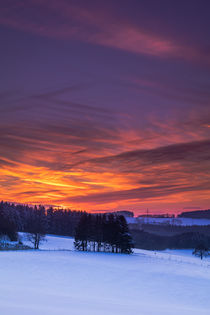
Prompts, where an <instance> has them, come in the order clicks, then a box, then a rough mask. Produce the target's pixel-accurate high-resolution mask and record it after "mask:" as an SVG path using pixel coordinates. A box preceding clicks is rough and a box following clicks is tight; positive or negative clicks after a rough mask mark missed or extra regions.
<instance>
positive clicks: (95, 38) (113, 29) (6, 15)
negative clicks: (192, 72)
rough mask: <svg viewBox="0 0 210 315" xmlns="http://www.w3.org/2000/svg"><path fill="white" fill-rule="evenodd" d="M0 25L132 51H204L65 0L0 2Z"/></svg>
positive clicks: (189, 55) (190, 55) (193, 54)
mask: <svg viewBox="0 0 210 315" xmlns="http://www.w3.org/2000/svg"><path fill="white" fill-rule="evenodd" d="M0 24H2V25H5V26H8V27H12V28H15V29H20V30H23V31H27V32H31V33H35V34H39V35H41V36H49V37H54V38H57V39H72V38H73V39H78V40H80V41H85V42H90V43H94V44H98V45H103V46H107V47H112V48H115V49H120V50H123V51H128V52H131V53H136V54H144V55H151V56H158V57H178V58H184V59H189V60H198V59H199V58H200V57H201V55H202V57H203V60H204V61H208V63H209V60H208V59H206V56H204V53H202V52H201V51H198V50H197V49H196V48H193V47H188V46H184V45H181V44H180V43H177V42H176V41H175V40H174V39H173V38H165V37H164V36H162V35H160V34H156V33H151V32H148V31H147V30H146V29H143V28H142V27H139V26H136V25H134V24H133V23H132V21H125V20H122V19H120V18H118V17H116V16H114V12H110V11H106V10H102V9H101V10H96V9H95V8H91V9H90V8H89V7H87V5H86V6H85V5H84V6H83V7H80V6H78V5H75V3H74V4H73V3H72V2H67V1H65V0H59V1H56V0H51V1H49V0H42V1H40V0H36V1H35V0H29V1H21V2H20V1H17V0H16V1H13V2H12V4H11V3H10V2H9V3H8V1H5V0H3V1H1V4H0Z"/></svg>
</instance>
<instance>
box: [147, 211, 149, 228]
mask: <svg viewBox="0 0 210 315" xmlns="http://www.w3.org/2000/svg"><path fill="white" fill-rule="evenodd" d="M148 223H149V209H148V208H147V224H148Z"/></svg>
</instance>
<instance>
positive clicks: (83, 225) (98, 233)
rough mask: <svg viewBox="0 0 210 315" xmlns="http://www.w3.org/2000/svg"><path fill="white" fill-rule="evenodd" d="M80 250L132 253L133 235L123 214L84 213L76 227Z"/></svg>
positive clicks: (76, 241)
mask: <svg viewBox="0 0 210 315" xmlns="http://www.w3.org/2000/svg"><path fill="white" fill-rule="evenodd" d="M74 245H75V248H76V249H77V250H80V251H94V252H95V251H98V252H100V251H103V252H112V253H125V254H130V253H132V247H133V243H132V237H131V235H130V232H129V229H128V224H127V222H126V220H125V218H124V216H123V215H114V214H90V213H83V214H82V215H81V218H80V221H79V223H78V226H77V228H76V233H75V243H74Z"/></svg>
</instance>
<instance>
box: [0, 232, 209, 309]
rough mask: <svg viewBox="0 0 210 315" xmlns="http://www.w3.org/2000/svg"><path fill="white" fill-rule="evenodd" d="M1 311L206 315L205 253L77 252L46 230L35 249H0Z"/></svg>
mask: <svg viewBox="0 0 210 315" xmlns="http://www.w3.org/2000/svg"><path fill="white" fill-rule="evenodd" d="M0 255H1V257H0V270H1V282H0V292H1V295H0V306H1V314H3V315H28V314H30V315H37V314H40V315H42V314H45V315H69V314H71V315H108V314H109V315H132V314H141V315H153V314H155V315H159V314H160V315H177V314H181V315H197V314H199V315H207V314H209V308H210V301H209V289H210V284H209V283H210V259H206V260H204V261H202V262H201V261H200V260H199V259H198V258H196V257H193V256H192V255H191V252H189V251H165V252H153V251H146V250H135V254H133V255H120V254H111V253H88V252H86V253H82V252H75V251H74V250H73V240H72V239H70V238H67V237H66V238H64V237H56V236H48V237H47V242H45V243H43V245H42V246H41V250H40V251H34V250H31V251H17V252H15V251H11V252H1V253H0Z"/></svg>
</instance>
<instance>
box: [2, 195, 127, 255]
mask: <svg viewBox="0 0 210 315" xmlns="http://www.w3.org/2000/svg"><path fill="white" fill-rule="evenodd" d="M18 231H19V232H26V233H27V236H28V240H29V241H30V242H31V243H32V244H33V247H34V248H35V249H38V248H39V244H40V242H41V241H42V240H43V239H44V237H45V235H46V234H55V235H65V236H73V237H74V236H75V247H76V248H77V249H78V250H84V251H85V250H92V251H111V252H116V253H131V251H132V239H131V236H130V233H129V230H128V225H127V222H126V220H125V218H124V216H122V215H117V214H115V215H113V214H108V215H105V214H104V215H96V214H95V215H94V214H88V213H86V212H82V211H71V210H64V209H53V208H49V209H46V208H45V207H44V206H41V205H40V206H38V207H37V206H34V207H33V206H28V205H15V204H11V203H7V202H3V201H2V202H0V236H1V235H7V236H8V237H9V238H10V239H11V240H12V241H15V240H17V237H18V235H17V232H18Z"/></svg>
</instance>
